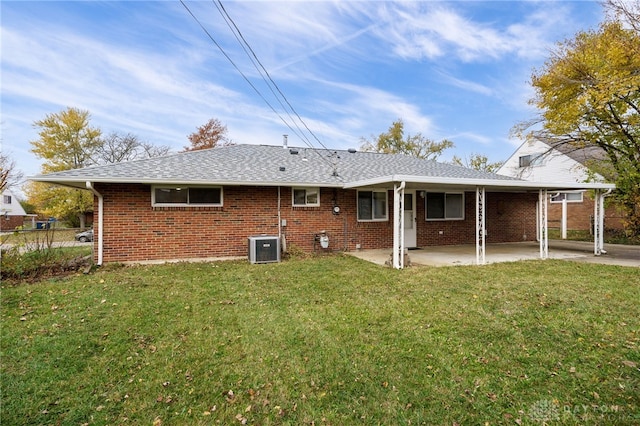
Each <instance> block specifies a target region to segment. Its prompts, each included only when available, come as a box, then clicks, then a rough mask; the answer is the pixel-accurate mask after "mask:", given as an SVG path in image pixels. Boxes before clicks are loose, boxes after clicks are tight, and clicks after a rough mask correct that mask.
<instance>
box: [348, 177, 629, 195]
mask: <svg viewBox="0 0 640 426" xmlns="http://www.w3.org/2000/svg"><path fill="white" fill-rule="evenodd" d="M402 181H404V182H406V183H407V184H418V185H434V186H438V185H440V186H444V185H451V186H468V187H476V186H485V187H487V188H495V189H522V190H533V189H535V190H537V189H548V190H554V191H560V192H561V191H563V190H572V189H574V190H575V189H604V190H606V189H614V188H615V187H616V186H615V185H614V184H610V183H578V182H534V181H527V180H520V179H474V178H451V177H437V176H410V175H389V176H381V177H377V178H372V179H365V180H361V181H353V182H347V183H345V184H344V185H343V188H345V189H353V188H360V187H368V186H376V185H385V184H387V185H390V184H393V183H394V182H402Z"/></svg>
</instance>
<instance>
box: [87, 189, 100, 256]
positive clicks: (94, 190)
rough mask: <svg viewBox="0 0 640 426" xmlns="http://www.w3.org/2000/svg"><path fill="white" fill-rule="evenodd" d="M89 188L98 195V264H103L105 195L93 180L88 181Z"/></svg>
mask: <svg viewBox="0 0 640 426" xmlns="http://www.w3.org/2000/svg"><path fill="white" fill-rule="evenodd" d="M86 185H87V189H88V190H89V191H91V192H93V195H95V196H96V197H98V262H97V264H98V266H102V252H103V251H104V242H103V237H102V228H103V226H102V225H103V216H104V214H103V213H104V197H103V196H102V194H101V193H99V192H98V191H96V189H95V188H94V187H93V182H90V181H87V182H86Z"/></svg>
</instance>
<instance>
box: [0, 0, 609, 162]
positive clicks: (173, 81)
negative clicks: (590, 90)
mask: <svg viewBox="0 0 640 426" xmlns="http://www.w3.org/2000/svg"><path fill="white" fill-rule="evenodd" d="M185 3H186V4H187V6H188V7H189V8H190V9H191V11H192V12H193V14H194V15H195V16H196V17H197V18H198V19H199V20H200V22H201V23H202V25H203V26H204V27H205V28H206V29H207V31H208V32H209V34H211V36H212V37H213V39H214V40H215V41H216V42H217V43H218V44H220V46H222V48H223V49H224V51H225V52H226V53H227V55H229V56H230V57H231V58H232V59H233V61H234V63H235V64H236V65H237V67H238V68H240V70H242V72H243V73H244V74H245V76H246V77H247V78H248V79H249V80H250V81H251V82H252V83H253V84H254V85H255V87H256V88H257V89H258V90H259V91H260V92H261V93H262V96H263V97H264V98H266V99H267V101H268V102H269V103H270V104H271V105H272V106H273V107H274V109H276V111H277V112H278V114H276V113H274V112H273V111H272V109H271V107H269V106H268V105H267V104H266V103H265V102H264V100H263V99H261V97H260V96H259V95H257V94H256V93H255V91H254V90H253V89H252V88H251V86H250V85H249V84H248V83H247V82H246V81H245V79H244V78H243V77H242V76H241V75H240V74H239V73H238V71H237V70H236V69H235V68H234V67H233V65H231V63H230V62H229V61H228V60H227V58H225V57H224V55H223V54H222V53H221V52H220V50H218V48H217V47H216V46H215V45H214V43H213V42H212V41H211V39H210V38H209V37H208V36H207V35H206V34H205V33H204V31H203V30H202V29H201V28H200V26H199V25H198V23H197V22H196V21H195V20H194V19H193V18H192V17H191V16H190V15H189V13H188V12H187V10H186V9H185V8H184V7H183V6H182V5H181V3H180V2H178V1H155V2H141V1H125V2H117V1H101V2H82V1H73V2H50V1H46V2H31V1H2V3H0V7H1V16H2V18H1V19H2V29H1V31H2V33H1V43H2V44H1V60H2V63H1V67H2V69H1V71H2V74H1V78H2V80H1V90H2V93H1V95H2V98H1V103H2V105H1V107H2V111H1V112H2V118H1V120H0V126H1V131H2V150H3V152H4V153H5V154H9V155H10V156H11V157H12V158H13V159H14V160H15V161H16V163H17V167H18V168H19V169H20V170H22V171H23V172H24V173H25V174H26V175H35V174H38V173H39V172H40V165H41V164H42V161H41V160H40V159H38V158H36V157H35V156H34V155H33V154H31V153H30V152H29V149H30V144H29V141H32V140H35V139H37V137H38V136H37V130H36V129H35V128H34V127H33V122H34V121H36V120H39V119H42V118H44V117H45V115H46V114H50V113H54V112H59V111H61V110H63V109H65V108H66V107H77V108H81V109H85V110H88V111H89V112H90V113H91V117H92V118H91V124H92V125H93V126H96V127H99V128H101V129H102V131H103V133H105V134H107V133H110V132H114V131H115V132H121V133H133V134H135V135H137V136H138V137H139V138H140V139H141V140H144V141H148V142H152V143H154V144H158V145H169V146H171V147H172V148H173V150H174V151H179V150H181V149H182V147H183V146H185V145H187V144H188V140H187V135H188V134H190V133H192V132H193V131H195V130H196V128H197V127H198V126H200V125H202V124H204V123H206V122H207V121H208V120H209V119H210V118H217V119H219V120H220V121H222V122H223V123H224V124H226V125H227V127H228V136H229V137H230V138H231V139H232V140H233V142H235V143H251V144H270V145H277V144H281V143H282V135H283V134H288V135H289V145H293V146H305V140H303V138H301V137H300V136H299V135H304V137H306V138H307V139H308V140H309V141H311V142H312V143H313V144H314V145H315V146H319V144H318V143H317V141H316V140H315V138H314V136H311V135H310V134H309V133H308V132H307V131H306V129H305V131H304V132H300V131H299V130H298V129H297V128H296V126H295V124H292V123H293V120H292V119H291V118H289V116H288V115H287V114H286V112H285V111H284V109H283V108H282V107H281V106H280V104H279V102H278V101H277V100H276V98H275V97H274V96H273V94H272V93H271V91H270V90H269V89H268V87H267V86H266V85H265V83H264V81H263V80H262V79H261V78H260V75H259V74H258V72H257V71H256V69H255V68H254V67H253V65H252V64H251V62H250V61H249V60H248V58H247V56H246V55H245V53H244V52H243V50H242V49H241V47H240V45H239V44H238V42H237V41H236V39H235V38H234V36H233V34H232V32H231V30H230V29H229V27H228V26H227V24H226V23H225V21H224V20H223V18H222V16H221V14H220V13H219V12H218V9H217V8H216V6H215V4H216V3H214V2H213V1H198V2H194V1H191V0H185ZM222 4H223V5H224V8H225V9H226V11H227V12H228V14H229V15H230V16H231V18H232V19H233V21H234V22H235V23H236V25H237V26H238V28H239V29H240V31H241V32H242V35H243V36H244V38H245V39H246V40H247V41H248V43H249V44H250V46H251V48H252V49H253V51H254V52H255V53H256V55H257V56H258V58H259V59H260V61H261V63H262V64H263V65H264V67H265V68H266V69H267V71H268V72H269V74H270V75H271V77H272V78H273V80H274V81H275V82H276V83H277V85H278V87H279V88H280V90H281V91H282V92H283V93H284V94H285V96H286V98H287V100H288V102H289V103H290V104H291V105H292V106H293V107H294V108H295V110H296V112H297V113H298V114H299V115H300V117H302V119H303V120H304V123H305V124H306V126H308V127H309V128H310V129H311V131H312V132H313V135H315V137H317V138H318V139H319V140H320V141H321V142H322V143H323V144H324V145H325V146H326V147H329V148H335V149H347V148H352V147H353V148H358V147H359V146H360V145H361V138H362V137H365V138H371V137H372V136H375V135H378V134H380V133H381V132H384V131H386V130H387V129H388V128H389V126H390V125H391V123H392V122H393V121H394V120H396V119H398V118H401V119H403V120H404V122H405V131H406V132H407V133H410V134H415V133H418V132H419V133H422V135H424V136H426V137H428V138H431V139H434V140H440V139H443V138H446V139H449V140H452V141H453V142H454V143H455V148H454V149H451V150H449V151H447V152H446V153H445V155H444V156H443V157H441V159H442V160H445V161H446V160H449V159H450V158H451V157H452V156H453V155H454V154H456V155H458V156H461V157H464V156H468V155H470V154H471V153H474V152H475V153H482V154H485V155H488V156H489V158H490V159H491V160H493V161H497V160H502V159H506V158H507V157H508V156H509V155H510V154H511V153H512V151H513V150H514V149H515V147H517V146H518V145H519V143H520V142H519V141H517V140H513V139H510V138H509V131H510V129H511V128H512V126H513V125H514V124H516V123H517V122H519V121H522V120H526V119H529V118H532V117H533V116H534V115H535V113H536V111H535V110H534V109H533V108H532V107H531V106H530V105H528V103H527V100H528V99H530V98H531V97H532V96H533V91H532V89H531V87H530V85H529V80H530V76H531V72H532V70H533V69H534V68H540V67H542V66H543V64H544V61H545V59H546V58H547V57H548V56H549V53H550V49H551V48H552V47H553V45H554V44H555V43H556V42H558V41H561V40H564V39H566V38H570V37H572V36H573V35H574V34H575V33H576V32H577V31H580V30H586V29H589V28H595V27H596V26H597V25H598V23H599V22H600V21H601V20H602V17H603V11H602V8H601V6H600V5H599V4H598V3H597V2H590V1H551V2H549V1H519V2H510V1H493V2H484V1H454V2H402V3H393V2H381V1H342V2H329V1H316V2H308V1H295V2H271V1H239V2H238V1H235V2H231V1H223V3H222ZM280 117H282V118H284V119H285V120H286V121H287V122H289V125H291V126H292V127H293V129H294V130H295V132H294V131H292V129H291V128H289V127H287V125H285V124H284V123H283V121H282V119H281V118H280ZM298 125H299V126H300V127H301V128H302V129H304V125H302V124H300V123H298Z"/></svg>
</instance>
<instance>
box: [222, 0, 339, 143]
mask: <svg viewBox="0 0 640 426" xmlns="http://www.w3.org/2000/svg"><path fill="white" fill-rule="evenodd" d="M211 1H214V2H215V0H211ZM217 2H218V4H219V5H220V7H219V8H218V11H220V10H221V12H220V13H222V12H224V16H226V18H225V20H226V19H228V20H229V21H230V22H231V24H233V27H234V28H235V32H234V34H235V33H237V34H238V35H237V36H236V39H237V38H238V37H240V38H241V39H242V42H240V40H238V42H240V44H241V45H242V48H243V49H244V51H245V53H247V50H246V49H245V47H244V46H246V47H247V48H248V49H249V51H250V52H251V55H252V56H253V58H254V59H255V61H256V62H257V63H258V64H259V65H260V68H262V70H263V71H264V73H265V74H266V76H267V78H268V79H269V81H270V82H271V84H272V85H273V87H275V89H276V90H277V91H278V93H279V94H280V96H281V97H282V99H284V101H285V102H286V103H287V105H288V106H289V108H290V109H291V111H292V112H293V113H294V114H295V115H296V117H298V120H300V122H301V123H302V124H303V125H304V127H305V128H306V129H307V131H308V132H309V133H310V134H311V136H313V138H314V139H315V140H316V141H317V142H318V143H319V144H320V146H321V147H322V148H324V149H325V150H327V151H329V150H328V149H327V147H326V146H325V145H324V144H323V143H322V142H321V141H320V139H318V137H317V136H316V135H315V134H314V133H313V132H312V131H311V129H310V128H309V126H307V123H305V121H304V120H303V119H302V117H300V114H298V112H297V111H296V110H295V108H294V107H293V106H292V105H291V103H290V102H289V100H288V99H287V97H286V96H285V95H284V93H282V90H280V87H279V86H278V84H277V83H276V82H275V81H274V80H273V78H271V75H270V74H269V71H267V69H266V68H265V67H264V65H263V64H262V62H261V61H260V59H258V56H257V55H256V53H255V51H254V50H253V49H252V48H251V45H250V44H249V42H247V40H246V39H245V38H244V36H243V35H242V32H241V31H240V29H239V28H238V26H237V25H236V23H235V22H234V20H233V18H231V16H229V14H228V13H227V10H226V9H225V7H224V5H223V4H222V0H217ZM216 7H217V6H216ZM224 16H223V17H224ZM232 31H233V29H232ZM247 55H248V53H247ZM252 62H253V60H252ZM254 66H255V62H254ZM256 69H257V68H256ZM258 72H260V70H258ZM260 75H261V76H262V73H261V72H260ZM263 79H264V77H263ZM267 84H268V82H267ZM268 85H269V84H268ZM269 87H271V85H269ZM272 92H273V90H272ZM274 96H276V95H275V93H274ZM281 105H282V103H281ZM282 107H283V108H284V105H282ZM285 109H286V108H285Z"/></svg>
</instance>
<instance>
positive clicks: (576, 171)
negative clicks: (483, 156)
mask: <svg viewBox="0 0 640 426" xmlns="http://www.w3.org/2000/svg"><path fill="white" fill-rule="evenodd" d="M603 159H605V154H604V152H603V151H602V150H600V149H599V148H595V147H590V148H583V149H576V148H574V147H571V146H570V145H562V146H559V147H557V148H552V147H551V146H550V145H548V144H546V143H545V142H543V141H540V140H537V139H532V140H529V141H526V142H524V143H523V144H522V145H520V147H518V149H516V151H515V152H514V153H513V154H512V155H511V157H509V159H508V160H507V161H505V163H504V164H503V165H502V167H500V169H499V170H498V171H497V173H498V174H501V175H505V176H511V177H515V178H520V179H525V180H529V181H532V182H555V183H558V182H571V183H576V182H578V183H579V182H586V181H587V180H593V179H595V180H598V181H604V179H603V177H602V176H600V175H598V174H597V173H594V172H592V171H590V170H589V164H590V162H593V161H598V160H603ZM549 196H550V205H549V216H548V221H549V226H551V227H556V228H561V229H562V224H563V223H566V228H565V229H569V230H583V231H584V230H589V231H590V230H593V226H594V208H595V206H594V199H593V194H592V193H590V192H589V191H585V190H568V191H560V192H556V193H550V194H549ZM563 209H564V211H565V215H564V216H563ZM622 216H623V213H622V212H621V209H620V208H619V207H617V206H615V205H610V206H609V207H607V208H606V209H605V214H604V226H605V228H607V229H622V228H623V224H622V220H621V219H622ZM563 217H564V219H563Z"/></svg>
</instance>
